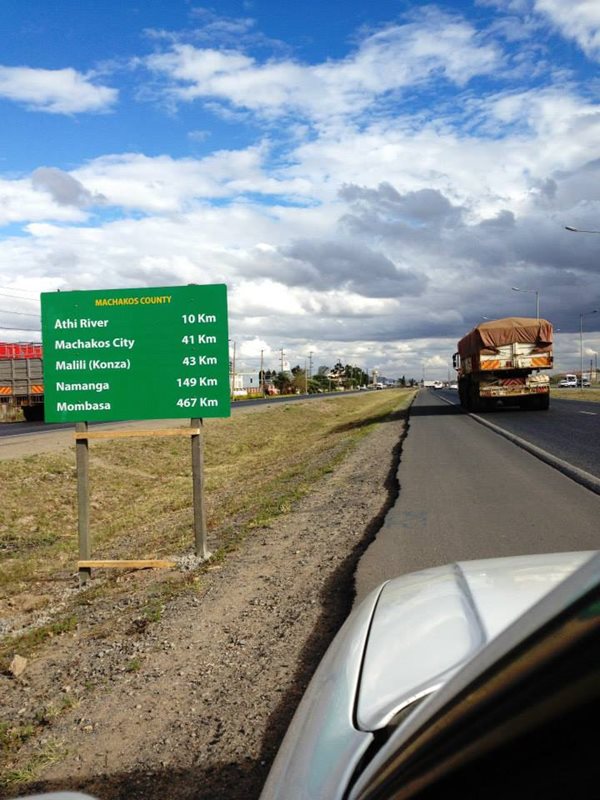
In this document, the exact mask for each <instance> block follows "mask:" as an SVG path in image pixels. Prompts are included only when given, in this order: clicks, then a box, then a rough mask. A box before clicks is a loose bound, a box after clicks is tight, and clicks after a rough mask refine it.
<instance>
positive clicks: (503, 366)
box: [452, 317, 553, 411]
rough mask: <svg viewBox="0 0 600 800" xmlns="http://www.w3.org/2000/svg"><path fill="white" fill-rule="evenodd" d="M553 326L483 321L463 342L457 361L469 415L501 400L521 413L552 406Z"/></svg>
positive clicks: (528, 321) (518, 319)
mask: <svg viewBox="0 0 600 800" xmlns="http://www.w3.org/2000/svg"><path fill="white" fill-rule="evenodd" d="M552 340H553V331H552V325H551V323H550V322H548V321H547V320H545V319H532V318H529V317H506V318H504V319H496V320H489V321H487V322H482V323H481V324H480V325H477V327H475V328H473V330H472V331H470V333H467V335H466V336H463V338H462V339H461V340H460V341H459V342H458V346H457V352H456V353H455V354H454V356H453V357H452V362H453V364H454V368H455V369H456V371H457V372H458V393H459V397H460V403H461V406H462V407H463V408H464V409H466V410H468V411H479V410H480V409H482V408H484V407H486V406H487V407H490V406H492V405H493V404H495V403H496V401H497V400H502V402H503V403H509V404H518V405H519V406H520V407H521V408H528V409H539V410H545V409H547V408H548V407H549V405H550V380H549V378H548V376H547V375H545V374H543V373H541V372H540V370H545V369H550V368H551V367H552V365H553V356H552Z"/></svg>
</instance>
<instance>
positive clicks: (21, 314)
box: [0, 308, 40, 319]
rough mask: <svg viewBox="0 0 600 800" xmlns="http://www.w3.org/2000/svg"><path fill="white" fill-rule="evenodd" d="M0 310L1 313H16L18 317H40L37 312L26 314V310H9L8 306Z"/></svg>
mask: <svg viewBox="0 0 600 800" xmlns="http://www.w3.org/2000/svg"><path fill="white" fill-rule="evenodd" d="M0 312H1V313H2V314H17V315H18V316H19V317H37V318H38V319H39V318H40V315H39V314H28V313H27V312H26V311H9V310H8V308H0Z"/></svg>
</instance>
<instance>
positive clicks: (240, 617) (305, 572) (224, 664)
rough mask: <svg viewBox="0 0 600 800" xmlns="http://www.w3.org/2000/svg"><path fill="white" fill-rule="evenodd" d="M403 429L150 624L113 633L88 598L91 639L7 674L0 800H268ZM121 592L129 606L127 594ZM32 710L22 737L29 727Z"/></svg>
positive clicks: (109, 614)
mask: <svg viewBox="0 0 600 800" xmlns="http://www.w3.org/2000/svg"><path fill="white" fill-rule="evenodd" d="M404 430H405V422H404V419H403V418H402V417H401V416H400V415H392V416H391V417H390V418H389V420H388V421H385V422H382V423H381V424H378V425H377V426H376V427H375V429H374V431H373V432H372V433H370V434H369V435H368V436H367V437H365V438H363V439H362V440H361V441H360V443H359V444H358V446H357V447H356V449H354V450H353V451H352V452H351V454H350V455H349V456H348V457H347V458H346V459H345V460H344V461H343V462H342V463H341V464H340V465H338V467H337V468H336V469H335V471H334V472H332V473H331V474H329V475H326V476H325V477H324V478H323V479H322V480H321V481H320V482H319V483H318V484H317V485H316V486H315V487H314V489H313V490H311V491H310V493H309V494H307V495H306V496H304V497H303V498H302V499H301V500H300V501H298V502H297V503H296V504H295V505H294V507H293V508H292V510H291V511H290V513H287V514H285V515H284V516H281V517H278V518H276V519H274V520H272V521H271V522H270V523H269V524H268V525H266V526H265V527H263V528H261V529H260V530H258V531H256V532H255V534H254V535H253V536H252V537H249V538H247V539H246V540H245V541H244V542H243V543H242V544H241V545H239V547H238V549H237V551H236V552H235V554H234V555H233V556H232V557H230V558H226V559H225V560H223V561H222V562H220V563H217V564H215V565H213V566H212V567H210V568H209V570H208V571H207V572H206V573H204V574H203V575H202V578H201V580H200V579H199V578H198V576H197V575H196V573H194V572H190V573H187V574H186V573H181V574H180V581H181V582H183V583H185V584H186V586H187V588H188V591H185V592H178V593H176V594H175V596H174V597H171V599H169V598H168V593H163V594H162V595H161V594H160V593H157V602H156V609H155V612H156V613H155V615H154V617H153V616H152V609H151V608H148V607H146V608H145V609H144V610H143V611H144V613H141V610H140V613H139V614H138V615H137V616H135V617H134V619H133V622H132V621H131V618H130V616H129V617H128V616H127V615H125V614H124V618H127V619H128V620H129V621H128V622H127V624H126V625H125V624H124V625H123V626H119V625H118V624H117V625H114V624H113V623H112V622H111V620H112V619H113V615H114V607H112V608H110V609H109V605H110V602H111V599H110V596H109V597H104V598H103V599H102V600H101V601H100V602H94V600H93V598H92V596H91V595H90V600H89V606H88V607H87V610H86V613H87V614H88V615H89V622H90V626H89V628H87V627H86V631H87V632H86V633H83V632H82V631H81V630H78V629H75V630H69V629H68V626H67V628H66V629H65V630H64V631H63V632H62V633H60V635H59V633H58V632H57V636H56V639H55V643H54V646H53V647H52V648H46V649H45V651H44V652H46V651H47V655H43V656H41V657H38V658H35V657H34V658H32V659H31V661H30V662H29V663H28V665H27V668H26V669H25V671H24V672H23V674H22V675H21V676H20V677H19V678H14V677H12V676H9V675H2V676H0V691H1V694H2V698H3V706H4V708H3V719H4V720H5V723H4V729H3V730H4V736H5V738H6V737H9V736H11V735H12V736H21V737H22V739H23V741H24V742H25V744H24V746H23V747H21V748H20V750H19V753H18V758H15V759H14V760H13V762H12V763H9V764H8V769H7V771H6V772H5V775H4V779H5V780H7V779H12V782H11V783H10V784H9V785H8V786H5V788H4V789H0V796H4V797H10V796H14V795H15V794H25V793H30V792H34V791H53V790H58V789H72V790H76V789H77V790H80V791H85V792H87V793H89V794H91V795H93V796H95V797H98V798H102V800H110V799H112V798H159V797H160V798H163V797H169V798H206V799H207V800H208V798H211V800H219V798H228V800H238V798H239V800H242V798H243V799H244V800H249V799H250V798H256V797H258V795H259V793H260V790H261V788H262V785H263V783H264V780H265V779H266V775H267V773H268V769H269V767H270V764H271V762H272V759H273V757H274V755H275V753H276V751H277V748H278V746H279V744H280V742H281V739H282V736H283V734H284V732H285V730H286V728H287V726H288V724H289V721H290V719H291V716H292V714H293V712H294V709H295V707H296V705H297V703H298V701H299V699H300V697H301V695H302V693H303V691H304V689H305V687H306V685H307V683H308V681H309V679H310V676H311V675H312V673H313V671H314V669H315V667H316V665H317V664H318V662H319V660H320V658H321V657H322V654H323V652H324V650H325V649H326V647H327V645H328V644H329V642H330V640H331V638H332V637H333V636H334V634H335V633H336V632H337V630H338V629H339V627H340V625H341V623H342V622H343V620H344V619H345V617H346V616H347V613H348V611H349V609H350V607H351V604H352V600H353V574H354V570H355V566H356V562H357V560H358V558H359V557H360V555H361V554H362V552H363V551H364V548H365V547H366V546H367V545H368V543H369V542H370V541H371V540H372V538H373V536H374V535H375V533H376V531H377V530H378V528H379V527H380V525H381V523H382V521H383V517H384V516H385V512H386V510H387V508H388V507H389V505H390V503H392V502H393V501H394V499H395V497H396V492H397V487H396V481H395V474H396V467H397V463H398V459H399V453H400V442H401V439H402V435H403V432H404ZM151 580H152V581H156V580H157V578H156V575H155V574H153V573H147V572H145V573H136V574H133V573H132V574H128V575H124V576H123V577H122V578H120V579H119V581H120V582H121V586H120V588H121V590H122V588H123V586H122V583H123V582H127V581H137V582H143V581H151ZM163 580H164V581H166V578H165V579H163ZM165 585H167V586H168V584H167V583H165ZM116 597H118V600H116V602H118V603H121V604H124V606H125V605H126V604H127V602H128V601H127V596H126V595H124V594H123V592H122V591H120V592H119V593H118V595H116ZM132 602H133V601H132ZM103 615H104V617H105V619H106V620H107V624H106V626H105V627H103ZM92 622H93V625H92V624H91V623H92ZM35 714H37V724H36V733H35V736H33V735H32V736H31V738H30V739H29V740H27V730H26V729H27V726H26V725H24V724H23V725H21V726H20V727H19V720H22V721H23V722H24V721H26V720H30V719H31V718H32V715H35ZM44 765H45V766H44ZM28 770H31V772H28ZM33 770H35V772H33ZM34 774H35V780H33V779H32V778H33V775H34ZM17 778H18V779H19V780H18V781H17V782H15V780H16V779H17ZM28 778H29V779H28ZM2 792H4V794H2Z"/></svg>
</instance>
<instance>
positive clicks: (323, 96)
mask: <svg viewBox="0 0 600 800" xmlns="http://www.w3.org/2000/svg"><path fill="white" fill-rule="evenodd" d="M501 61H502V55H501V52H500V50H499V49H498V48H497V47H496V46H495V45H494V44H491V43H487V42H485V41H482V40H481V39H480V37H479V35H478V33H477V31H476V30H475V29H474V28H473V27H472V26H471V25H470V24H468V23H467V22H465V21H464V20H462V19H460V18H455V17H453V16H449V15H446V14H443V13H441V12H438V11H436V10H435V9H431V8H430V9H423V12H422V13H421V15H420V19H419V21H418V22H410V23H408V24H405V25H392V26H388V27H387V28H385V29H382V30H381V31H378V32H376V33H372V34H371V35H369V36H367V37H366V38H365V39H364V40H363V41H362V42H361V44H360V46H359V47H358V49H357V50H356V52H355V53H353V54H352V55H351V56H348V57H347V58H345V59H341V60H337V61H334V60H331V61H327V62H324V63H321V64H316V65H310V64H301V63H298V62H296V61H291V60H274V59H273V60H270V61H266V62H265V63H259V62H258V61H256V60H255V59H254V58H251V57H249V56H247V55H245V54H243V53H240V52H236V51H233V50H227V51H218V50H214V49H197V48H195V47H193V46H191V45H189V44H179V45H175V46H174V47H173V48H172V49H171V50H170V51H168V52H165V53H161V54H156V55H153V56H150V57H149V58H148V59H147V60H146V66H147V67H148V68H149V69H150V70H152V71H153V72H155V73H159V74H161V75H163V76H165V77H166V78H167V79H168V80H170V81H171V86H170V89H169V91H170V94H171V96H172V97H174V98H176V99H178V100H180V101H192V100H196V99H204V100H209V99H217V100H220V101H223V102H226V103H230V104H231V105H233V106H235V107H238V108H244V109H250V110H252V111H255V112H259V113H261V114H265V115H267V116H277V115H281V114H289V113H296V114H302V115H305V116H306V117H308V118H311V119H328V118H330V117H331V116H332V115H336V114H342V115H347V114H351V115H354V114H356V113H359V112H360V111H362V110H363V109H365V108H367V107H368V106H369V105H370V104H372V103H373V102H374V101H375V100H376V99H378V98H382V97H384V96H385V95H387V94H389V93H393V92H396V91H398V90H402V89H405V88H407V87H410V86H414V85H416V84H419V83H422V82H426V81H433V80H439V79H444V80H445V81H447V82H449V83H452V84H455V85H457V86H464V85H465V84H466V83H467V82H468V81H469V80H470V79H471V78H473V77H475V76H477V75H488V74H490V73H492V72H493V71H494V70H496V69H498V68H499V66H500V64H501Z"/></svg>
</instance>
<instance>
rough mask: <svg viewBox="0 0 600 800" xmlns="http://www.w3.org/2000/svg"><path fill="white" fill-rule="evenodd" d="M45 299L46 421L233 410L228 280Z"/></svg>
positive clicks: (211, 414) (52, 294)
mask: <svg viewBox="0 0 600 800" xmlns="http://www.w3.org/2000/svg"><path fill="white" fill-rule="evenodd" d="M41 299H42V343H43V348H44V362H43V363H44V408H45V419H46V422H82V421H89V422H94V421H109V420H134V419H172V418H179V417H187V418H188V419H189V418H192V417H227V416H229V414H230V386H229V345H228V324H227V287H226V286H225V285H223V284H212V285H208V286H199V285H196V284H191V285H188V286H166V287H165V286H163V287H158V288H156V287H154V288H145V289H108V290H98V291H73V292H45V293H43V294H42V296H41Z"/></svg>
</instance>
